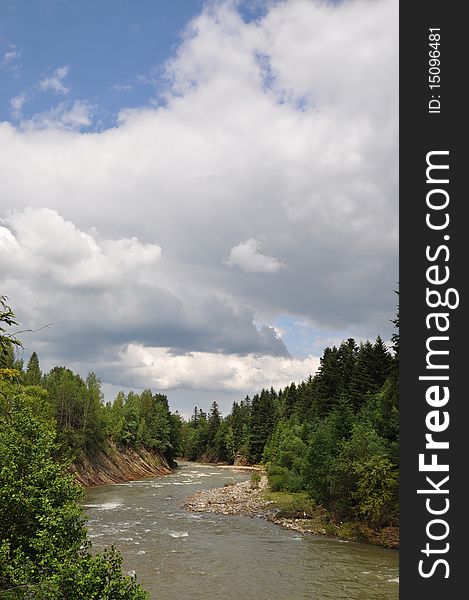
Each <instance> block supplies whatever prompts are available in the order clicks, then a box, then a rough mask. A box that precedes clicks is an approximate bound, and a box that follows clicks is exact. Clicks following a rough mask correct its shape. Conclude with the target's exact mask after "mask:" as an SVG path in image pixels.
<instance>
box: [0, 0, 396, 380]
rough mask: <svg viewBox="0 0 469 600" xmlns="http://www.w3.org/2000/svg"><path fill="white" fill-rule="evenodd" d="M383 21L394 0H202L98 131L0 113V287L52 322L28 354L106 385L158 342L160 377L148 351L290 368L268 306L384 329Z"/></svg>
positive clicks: (390, 150)
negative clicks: (154, 73) (0, 219)
mask: <svg viewBox="0 0 469 600" xmlns="http://www.w3.org/2000/svg"><path fill="white" fill-rule="evenodd" d="M397 16H398V4H397V2H396V1H395V0H380V1H375V0H373V1H371V2H370V1H369V0H355V1H354V2H341V3H325V2H316V1H310V0H296V1H295V2H276V3H272V4H269V5H268V7H267V9H266V12H265V14H264V15H263V16H262V17H260V18H259V19H258V20H256V21H252V22H248V23H246V22H245V21H244V20H243V19H242V18H241V16H240V14H239V13H238V12H237V10H236V6H235V4H234V3H230V4H225V3H222V4H219V3H216V4H211V5H210V6H209V7H208V8H207V9H206V10H204V11H203V12H202V13H201V14H200V15H199V16H198V17H197V18H195V19H194V20H193V21H192V22H191V24H190V25H189V27H188V29H187V32H186V34H185V35H184V37H183V39H182V42H181V44H180V46H179V47H178V49H177V50H176V52H175V54H174V57H173V58H172V60H170V61H169V62H168V64H167V65H166V68H165V72H166V87H165V89H164V91H163V92H162V93H163V95H164V100H165V102H164V103H161V102H160V103H159V104H157V103H156V102H155V105H149V106H146V107H140V108H134V109H132V110H122V112H121V119H120V121H119V123H118V124H117V125H116V126H115V127H113V128H111V129H108V130H105V131H101V132H97V131H93V130H92V123H91V126H88V125H87V123H89V122H90V121H92V114H91V112H90V113H87V112H86V110H85V107H84V106H83V105H77V111H76V112H75V117H72V116H66V115H68V113H69V111H70V104H64V105H62V108H60V110H57V112H56V113H54V112H52V113H50V112H49V113H43V114H42V116H40V117H36V118H35V122H34V119H33V123H32V124H31V126H29V127H28V126H25V125H22V126H21V125H20V126H18V127H14V126H12V125H11V124H9V123H1V124H0V178H1V181H2V199H1V200H0V202H1V204H2V208H3V209H4V211H5V212H4V214H7V215H8V216H7V217H6V221H4V223H3V227H4V230H2V231H3V234H2V235H3V238H2V240H3V243H4V245H5V247H6V246H8V249H9V250H8V252H4V251H2V252H1V253H0V262H1V267H0V273H1V276H0V285H1V288H2V293H7V294H8V296H9V298H10V301H11V304H12V305H13V306H14V307H15V308H16V309H17V312H18V314H19V315H20V316H21V322H22V323H23V324H25V325H27V326H30V327H36V326H40V325H43V324H44V323H49V322H54V326H53V328H52V329H51V330H45V331H43V332H39V333H38V334H37V335H36V336H35V338H34V340H32V341H31V342H29V341H28V343H30V344H31V345H33V342H34V345H37V346H39V347H38V348H37V349H38V350H39V354H40V356H42V357H43V360H44V361H48V363H49V364H54V362H57V361H60V362H63V361H65V359H66V360H67V361H69V362H70V364H74V365H75V367H76V368H77V369H79V370H81V371H83V370H86V369H88V368H90V367H91V368H93V369H94V370H96V371H97V372H98V373H106V377H107V379H105V380H106V381H108V382H109V383H113V382H114V380H113V379H112V378H117V377H118V374H119V373H121V374H122V376H120V375H119V384H120V385H124V378H127V381H130V376H131V371H130V370H129V369H127V368H126V365H125V363H124V358H123V357H126V356H127V348H128V347H129V345H132V347H134V346H135V347H138V348H142V349H143V350H142V351H148V352H149V353H150V354H152V353H154V350H153V349H154V348H158V349H160V350H158V353H159V354H158V356H159V357H160V358H159V360H162V361H163V363H164V364H165V365H166V366H167V369H169V371H168V373H167V374H166V376H167V378H168V381H170V382H171V381H176V379H177V378H176V374H177V376H178V377H179V373H180V362H177V361H172V360H170V358H168V357H174V356H178V357H181V356H182V357H183V356H187V355H188V354H191V355H193V356H196V357H198V356H199V354H198V353H200V354H202V355H204V356H209V357H212V358H210V361H211V362H210V364H213V365H217V368H218V365H221V363H222V362H223V360H224V357H228V358H229V360H230V361H231V360H232V357H235V356H238V357H242V361H241V362H242V363H243V365H245V366H246V368H247V365H249V364H252V365H256V364H259V362H258V361H257V359H255V358H254V357H256V356H258V355H260V356H261V357H262V356H266V357H274V358H275V360H273V359H272V362H273V363H275V364H279V362H278V361H280V362H281V361H283V360H285V361H286V362H285V365H287V367H286V368H290V367H291V369H292V373H295V374H296V373H297V371H294V369H295V368H296V367H295V364H296V363H294V362H288V361H290V360H292V361H294V359H293V358H292V357H291V356H289V352H288V349H289V347H290V345H291V347H292V348H294V346H295V345H294V344H293V343H291V342H289V341H287V342H285V340H282V338H281V337H280V336H279V335H278V334H277V333H276V331H275V329H274V325H275V324H276V323H277V322H278V321H279V319H281V317H282V316H285V315H287V316H290V317H291V318H294V319H295V320H297V321H301V322H305V323H308V326H309V327H311V328H313V329H314V332H315V336H316V338H320V339H324V340H326V339H330V338H331V337H333V338H334V339H335V338H336V337H340V336H342V338H347V337H349V335H350V334H351V332H353V335H354V336H355V337H359V338H366V337H370V338H375V337H376V335H377V333H380V334H381V336H382V337H383V339H389V337H390V332H391V329H392V325H391V323H390V319H392V318H393V315H394V313H395V295H394V294H393V289H394V288H395V287H396V281H397V279H398V274H397V273H398V271H397V248H398V244H397V237H398V236H397V232H398V211H397V206H398V204H397V201H398V189H397V181H398V178H397V166H398V161H397V157H398V154H397V135H398V100H397V98H398V97H397V84H398V59H397V49H398V43H397V42H398V28H397ZM260 57H262V59H261V58H260ZM160 91H161V90H160ZM155 100H161V98H160V97H158V98H155ZM72 106H73V105H72ZM79 108H80V110H81V111H83V112H80V110H78V109H79ZM72 114H73V112H72ZM80 114H81V116H80ZM77 115H78V116H77ZM84 128H87V131H86V133H84V132H83V129H84ZM28 207H29V208H28ZM44 207H46V209H47V210H50V211H52V213H51V212H47V210H46V209H45V208H44ZM11 209H16V210H15V211H14V212H11ZM8 210H9V211H10V212H8ZM54 211H55V212H54ZM67 223H68V224H67ZM6 230H7V231H6ZM98 232H99V233H98ZM253 232H254V233H255V234H257V232H262V233H263V236H262V240H261V238H258V237H253ZM132 239H134V240H135V241H134V242H132V243H131V244H130V242H128V241H124V240H132ZM240 240H241V242H240ZM261 242H262V245H261ZM154 246H155V247H158V248H160V249H161V250H160V254H159V255H158V259H157V256H156V250H152V251H150V255H148V250H147V251H145V248H153V247H154ZM152 252H153V253H154V254H152ZM131 256H133V257H134V258H132V260H133V261H134V262H133V263H132V264H130V263H128V262H127V263H126V262H125V261H130V260H131V259H130V257H131ZM145 256H146V257H148V256H150V258H151V260H150V259H149V260H150V262H149V263H146V262H145V260H146V259H145V260H144V257H145ZM156 259H157V260H156ZM224 261H227V262H228V263H229V264H230V266H231V267H235V268H227V264H226V263H224ZM282 265H284V266H285V268H280V267H281V266H282ZM246 272H249V273H250V275H249V277H247V276H246ZM256 323H262V324H264V327H258V326H256ZM292 335H297V334H296V333H295V332H293V334H292ZM298 335H299V334H298ZM307 337H308V336H306V338H307ZM306 338H305V339H304V340H303V341H302V342H301V344H297V346H298V347H299V346H301V354H302V355H303V356H304V355H305V354H307V353H308V348H307V343H309V342H308V341H307V339H306ZM167 349H169V350H167ZM166 352H167V353H168V355H166V354H165V353H166ZM162 353H163V354H162ZM314 353H315V352H314ZM292 354H294V352H292ZM212 355H213V356H212ZM132 356H133V355H132ZM161 356H163V358H161ZM165 357H166V358H165ZM214 357H218V358H216V359H215V358H214ZM212 359H213V360H212ZM129 360H130V359H129ZM181 360H182V359H181ZM187 360H188V363H187V364H190V365H194V369H195V368H196V367H197V366H198V365H202V364H205V363H203V361H202V358H197V360H198V361H199V362H197V361H195V359H194V362H191V361H190V360H189V359H187ZM191 360H192V359H191ZM204 360H205V359H204ZM218 360H219V361H220V362H219V363H218V362H217V361H218ZM233 360H234V358H233ZM269 360H270V359H269ZM93 361H94V362H93ZM165 361H166V362H165ZM200 361H202V362H200ZM256 361H257V362H256ZM266 361H267V363H268V359H266ZM267 363H266V364H267ZM230 364H232V363H230ZM268 364H270V363H268ZM108 365H114V366H113V368H112V369H111V368H110V367H108ZM288 365H289V366H288ZM191 368H192V367H191ZM201 368H202V367H201ZM204 368H205V367H204ZM220 368H221V366H220ZM239 368H241V367H239ZM243 368H244V367H243ZM253 368H254V367H253ZM266 368H267V367H266ZM269 368H270V367H269ZM172 369H175V375H174V376H173V374H172V372H171V370H172ZM136 372H138V369H137V371H136ZM266 373H267V375H269V373H271V372H270V371H266ZM272 373H274V371H272ZM160 375H161V374H160ZM160 375H158V377H159V378H161V377H162V375H161V377H160ZM193 375H194V377H196V375H197V374H196V373H193ZM149 376H150V375H149ZM272 376H274V375H272ZM295 376H296V375H295ZM226 377H227V379H226V381H228V382H230V381H231V380H230V376H229V375H227V376H226ZM103 378H104V377H103ZM294 378H295V377H294V376H292V377H291V379H294ZM224 381H225V379H223V378H222V379H220V380H219V385H220V386H221V388H220V389H224V387H223V386H225V383H223V382H224ZM132 383H134V380H133V379H132ZM181 385H188V386H189V385H190V382H189V376H188V377H186V378H185V379H183V383H182V384H181ZM226 385H228V383H227V384H226ZM229 385H234V384H232V383H229Z"/></svg>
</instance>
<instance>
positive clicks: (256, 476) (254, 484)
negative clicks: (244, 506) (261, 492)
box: [251, 471, 261, 490]
mask: <svg viewBox="0 0 469 600" xmlns="http://www.w3.org/2000/svg"><path fill="white" fill-rule="evenodd" d="M260 482H261V474H260V473H259V471H253V472H252V473H251V489H252V490H257V489H258V488H259V483H260Z"/></svg>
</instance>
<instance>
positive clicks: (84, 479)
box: [71, 445, 171, 487]
mask: <svg viewBox="0 0 469 600" xmlns="http://www.w3.org/2000/svg"><path fill="white" fill-rule="evenodd" d="M71 471H72V473H73V475H74V477H75V479H76V481H77V482H78V483H80V484H82V485H84V486H85V487H92V486H95V485H103V484H108V483H122V482H124V481H132V480H135V479H141V478H145V477H157V476H160V475H166V474H167V473H170V472H171V468H170V466H169V464H168V463H167V461H166V460H165V459H164V458H163V456H161V455H160V454H158V453H156V452H152V451H149V450H146V449H139V450H138V451H137V450H132V449H131V448H126V449H118V448H117V447H116V446H114V445H110V446H109V447H108V448H107V450H106V452H103V451H99V452H97V453H96V454H95V455H94V456H93V457H91V458H86V459H85V460H83V461H81V462H80V463H77V464H74V465H72V468H71Z"/></svg>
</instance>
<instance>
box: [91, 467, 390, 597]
mask: <svg viewBox="0 0 469 600" xmlns="http://www.w3.org/2000/svg"><path fill="white" fill-rule="evenodd" d="M180 467H181V468H179V469H177V470H176V471H174V472H173V473H171V474H170V475H166V476H164V477H161V478H157V479H146V480H144V481H132V482H129V483H123V484H116V485H107V486H102V487H97V488H93V489H90V490H88V491H87V494H86V498H85V504H84V505H85V511H86V513H87V515H88V517H89V522H88V529H89V532H90V537H91V539H92V542H93V547H94V548H95V549H96V550H99V549H102V548H103V547H104V546H110V545H111V544H112V543H114V544H115V545H116V546H117V548H118V549H119V550H120V551H121V552H122V554H123V556H124V567H125V569H126V570H127V571H135V572H136V573H137V576H138V579H139V581H140V582H141V583H142V584H143V585H144V587H145V588H146V589H147V590H148V591H149V592H150V593H151V598H152V599H153V598H156V599H157V600H212V599H213V600H218V599H220V600H329V599H330V600H339V599H344V600H374V599H381V598H382V599H397V598H398V595H399V594H398V587H399V586H398V583H399V576H398V552H397V551H395V550H386V549H383V548H378V547H375V546H371V545H368V544H355V543H352V542H341V541H339V540H336V539H331V538H325V537H316V536H313V535H310V534H307V535H299V534H298V533H296V532H292V531H289V530H286V529H283V528H282V527H280V526H278V525H275V524H273V523H269V522H268V521H265V520H263V519H259V518H249V517H242V516H225V515H214V514H206V513H189V512H186V511H185V510H184V509H183V508H182V507H181V505H182V503H183V501H184V499H185V498H186V497H187V496H189V495H191V494H193V493H194V492H195V491H197V490H200V489H204V488H211V487H221V486H223V484H224V483H226V482H229V481H234V482H236V481H243V480H246V479H248V478H249V476H250V474H249V473H246V472H240V471H236V470H234V469H231V468H220V467H217V466H216V465H200V464H195V463H182V464H181V465H180Z"/></svg>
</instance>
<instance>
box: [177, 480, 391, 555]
mask: <svg viewBox="0 0 469 600" xmlns="http://www.w3.org/2000/svg"><path fill="white" fill-rule="evenodd" d="M269 496H271V494H269V491H268V482H267V476H266V475H265V474H262V475H261V476H260V480H259V481H258V482H257V483H256V484H252V483H251V481H243V482H241V483H236V484H227V485H225V486H224V487H222V488H215V489H209V490H201V491H198V492H196V493H195V494H194V495H192V496H190V497H189V498H187V500H186V501H185V502H184V508H185V509H186V510H188V511H190V512H207V513H218V514H222V515H245V516H249V517H260V518H263V519H267V520H269V521H272V522H273V523H276V524H278V525H281V526H282V527H285V528H286V529H291V530H294V531H297V532H298V533H302V534H307V533H312V534H315V535H330V536H334V537H338V538H340V539H344V540H353V541H361V542H367V543H371V544H375V545H378V546H383V547H385V548H395V549H397V548H399V529H398V528H397V527H387V528H384V529H382V530H380V531H376V530H373V529H371V528H369V527H367V526H366V525H364V524H361V523H342V522H340V521H337V520H334V518H333V516H332V515H331V514H330V513H329V512H327V511H326V510H325V509H324V508H322V507H320V506H318V507H314V509H313V510H311V509H310V507H308V514H307V513H306V512H305V511H301V510H298V509H297V510H295V511H291V510H285V508H284V507H281V506H279V504H278V503H277V502H275V501H274V500H272V499H271V498H269Z"/></svg>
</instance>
